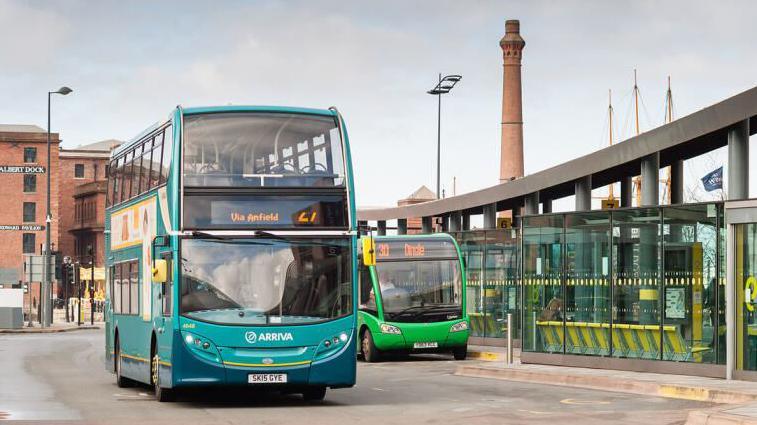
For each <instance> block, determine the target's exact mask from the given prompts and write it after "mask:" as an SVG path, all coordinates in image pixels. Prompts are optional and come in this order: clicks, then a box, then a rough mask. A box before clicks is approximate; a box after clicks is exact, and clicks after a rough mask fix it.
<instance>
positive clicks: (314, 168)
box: [302, 162, 329, 174]
mask: <svg viewBox="0 0 757 425" xmlns="http://www.w3.org/2000/svg"><path fill="white" fill-rule="evenodd" d="M319 168H320V169H319ZM318 171H323V172H324V173H326V174H328V172H329V169H328V167H326V165H324V164H321V163H320V162H316V163H313V164H310V165H307V166H305V167H302V174H315V173H316V172H318Z"/></svg>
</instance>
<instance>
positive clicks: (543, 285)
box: [522, 215, 565, 353]
mask: <svg viewBox="0 0 757 425" xmlns="http://www.w3.org/2000/svg"><path fill="white" fill-rule="evenodd" d="M522 246H523V251H522V254H523V274H522V276H523V304H522V305H523V339H522V342H523V346H522V347H523V348H522V349H523V350H524V351H538V352H548V353H562V352H563V351H564V326H563V324H564V319H565V315H564V299H565V295H564V294H563V285H562V270H563V267H564V266H563V256H562V249H563V216H562V215H546V216H533V217H524V218H523V243H522Z"/></svg>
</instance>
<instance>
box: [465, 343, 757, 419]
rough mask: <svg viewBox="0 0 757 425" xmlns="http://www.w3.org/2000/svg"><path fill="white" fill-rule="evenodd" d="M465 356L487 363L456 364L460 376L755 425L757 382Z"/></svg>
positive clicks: (483, 350) (478, 353) (485, 351)
mask: <svg viewBox="0 0 757 425" xmlns="http://www.w3.org/2000/svg"><path fill="white" fill-rule="evenodd" d="M469 357H472V358H479V359H485V360H489V361H486V362H478V363H475V364H464V365H459V366H458V367H457V370H456V372H455V374H456V375H459V376H468V377H480V378H489V379H500V380H505V381H515V382H529V383H539V384H546V385H555V386H562V387H571V388H584V389H592V390H601V391H612V392H622V393H630V394H639V395H645V396H659V397H667V398H675V399H682V400H692V401H703V402H709V403H715V404H718V405H719V406H716V407H713V408H709V409H702V410H695V411H692V412H690V413H689V415H688V418H687V422H686V423H687V424H757V383H753V382H745V381H727V380H724V379H716V378H705V377H696V376H682V375H666V374H657V373H641V372H628V371H617V370H606V369H589V368H576V367H564V366H549V365H536V364H521V363H520V360H519V357H520V353H519V350H515V355H514V356H513V357H514V359H513V364H511V365H507V364H506V361H505V359H506V355H505V349H504V348H499V347H482V346H470V347H469Z"/></svg>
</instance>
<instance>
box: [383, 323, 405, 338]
mask: <svg viewBox="0 0 757 425" xmlns="http://www.w3.org/2000/svg"><path fill="white" fill-rule="evenodd" d="M381 333H385V334H394V335H401V334H402V331H401V330H400V328H398V327H396V326H392V325H390V324H388V323H382V324H381Z"/></svg>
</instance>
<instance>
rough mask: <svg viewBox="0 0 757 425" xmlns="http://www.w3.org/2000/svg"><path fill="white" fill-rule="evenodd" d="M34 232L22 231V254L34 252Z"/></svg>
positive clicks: (35, 243) (35, 242)
mask: <svg viewBox="0 0 757 425" xmlns="http://www.w3.org/2000/svg"><path fill="white" fill-rule="evenodd" d="M35 236H36V235H35V234H34V233H24V254H34V253H35V252H36V251H35V250H34V248H35V247H36V245H37V241H36V240H35Z"/></svg>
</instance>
